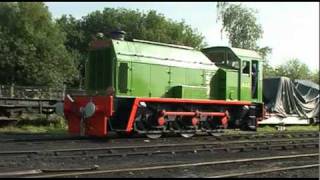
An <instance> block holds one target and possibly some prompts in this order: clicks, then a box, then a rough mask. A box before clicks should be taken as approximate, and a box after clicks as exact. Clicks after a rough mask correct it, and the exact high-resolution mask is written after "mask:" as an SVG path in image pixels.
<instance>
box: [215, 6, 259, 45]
mask: <svg viewBox="0 0 320 180" xmlns="http://www.w3.org/2000/svg"><path fill="white" fill-rule="evenodd" d="M217 8H218V9H220V10H218V12H219V13H220V15H219V16H218V18H221V21H222V31H225V32H226V33H227V36H228V37H229V42H230V44H231V46H232V47H237V48H244V49H257V41H258V39H260V38H262V33H263V31H262V27H261V25H260V24H258V23H257V19H256V17H255V13H256V12H255V11H254V10H253V9H250V8H245V7H243V6H242V5H241V4H238V5H235V4H223V5H222V6H221V5H220V3H218V4H217Z"/></svg>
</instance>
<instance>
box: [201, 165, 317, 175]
mask: <svg viewBox="0 0 320 180" xmlns="http://www.w3.org/2000/svg"><path fill="white" fill-rule="evenodd" d="M319 166H320V164H308V165H303V166H290V167H284V168H273V169H267V170H260V171H251V172H245V173H232V174H223V175H217V176H209V177H206V178H227V177H238V176H245V175H255V174H263V173H271V172H277V171H288V170H297V169H307V168H314V167H319Z"/></svg>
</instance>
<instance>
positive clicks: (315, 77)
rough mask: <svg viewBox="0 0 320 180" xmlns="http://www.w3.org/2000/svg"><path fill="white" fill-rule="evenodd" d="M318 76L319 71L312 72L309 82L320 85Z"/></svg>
mask: <svg viewBox="0 0 320 180" xmlns="http://www.w3.org/2000/svg"><path fill="white" fill-rule="evenodd" d="M319 76H320V73H319V70H318V71H315V72H312V73H311V77H310V80H311V81H313V82H314V83H317V84H320V82H319Z"/></svg>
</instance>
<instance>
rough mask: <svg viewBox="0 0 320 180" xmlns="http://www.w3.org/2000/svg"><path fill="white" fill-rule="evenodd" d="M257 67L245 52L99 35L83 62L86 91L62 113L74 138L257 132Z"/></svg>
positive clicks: (259, 99)
mask: <svg viewBox="0 0 320 180" xmlns="http://www.w3.org/2000/svg"><path fill="white" fill-rule="evenodd" d="M262 67H263V66H262V59H261V57H260V56H259V54H258V53H256V52H255V51H251V50H245V49H238V48H230V47H221V46H220V47H209V48H205V49H202V50H201V51H199V50H196V49H193V48H191V47H187V46H180V45H172V44H165V43H158V42H151V41H144V40H136V39H133V40H124V39H123V37H121V36H120V38H110V39H98V40H95V41H93V42H92V43H91V44H90V48H89V59H88V61H87V63H86V73H85V74H86V91H87V95H85V96H83V95H82V96H75V95H67V96H66V98H65V101H64V106H63V108H64V116H65V118H66V119H67V120H68V128H69V132H70V133H71V134H73V135H75V134H76V135H88V136H107V134H108V132H109V131H116V132H119V133H125V134H131V133H140V134H146V135H147V136H148V137H150V138H158V137H160V136H161V135H162V134H164V133H177V134H181V135H182V136H183V137H191V136H193V135H194V134H196V133H198V132H207V133H209V134H215V133H217V132H219V131H221V130H222V129H226V128H231V129H232V128H238V129H239V128H240V129H241V130H256V127H257V121H258V120H259V119H261V118H262V117H263V102H262V76H263V74H262V72H263V70H262Z"/></svg>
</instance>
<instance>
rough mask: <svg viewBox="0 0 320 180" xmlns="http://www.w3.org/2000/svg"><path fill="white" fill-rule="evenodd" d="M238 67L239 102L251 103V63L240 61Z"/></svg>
mask: <svg viewBox="0 0 320 180" xmlns="http://www.w3.org/2000/svg"><path fill="white" fill-rule="evenodd" d="M240 67H241V68H240V78H239V84H240V86H239V87H240V100H243V101H251V61H248V60H243V61H241V66H240Z"/></svg>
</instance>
